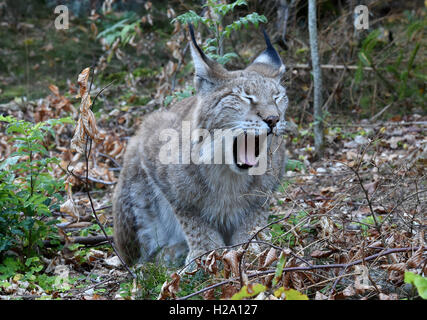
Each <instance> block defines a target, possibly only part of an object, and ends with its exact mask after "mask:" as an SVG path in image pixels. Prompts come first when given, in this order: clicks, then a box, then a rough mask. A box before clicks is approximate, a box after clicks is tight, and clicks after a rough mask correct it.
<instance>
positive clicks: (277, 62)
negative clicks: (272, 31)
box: [254, 28, 282, 68]
mask: <svg viewBox="0 0 427 320" xmlns="http://www.w3.org/2000/svg"><path fill="white" fill-rule="evenodd" d="M262 33H263V34H264V40H265V44H266V45H267V48H266V49H265V50H264V51H263V52H262V53H261V54H260V55H259V56H258V58H256V59H255V61H254V63H269V64H270V65H273V66H275V67H277V68H280V67H281V66H282V60H281V59H280V56H279V54H278V53H277V51H276V49H274V47H273V45H272V44H271V41H270V37H269V36H268V34H267V32H266V31H265V29H264V28H262Z"/></svg>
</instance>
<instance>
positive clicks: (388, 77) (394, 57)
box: [355, 18, 427, 107]
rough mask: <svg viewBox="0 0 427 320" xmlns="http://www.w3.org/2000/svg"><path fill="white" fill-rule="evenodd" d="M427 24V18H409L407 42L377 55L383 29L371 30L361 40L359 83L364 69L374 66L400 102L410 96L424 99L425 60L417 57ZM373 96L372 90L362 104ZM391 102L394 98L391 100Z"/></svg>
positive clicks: (377, 73) (380, 78)
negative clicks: (386, 52)
mask: <svg viewBox="0 0 427 320" xmlns="http://www.w3.org/2000/svg"><path fill="white" fill-rule="evenodd" d="M426 26H427V19H425V18H421V19H418V20H417V19H414V18H410V19H409V18H408V25H407V26H406V30H405V33H406V38H407V42H406V43H395V44H394V45H393V46H392V47H391V48H392V49H390V50H388V52H391V53H392V54H390V53H389V54H386V55H384V54H381V55H379V54H378V50H376V49H377V48H379V47H383V40H382V39H383V34H382V33H383V30H382V29H376V30H373V31H372V32H370V33H369V34H368V35H367V36H366V38H365V39H364V40H363V41H362V43H361V48H360V50H359V52H358V58H359V61H358V68H357V71H356V74H355V82H356V84H359V83H360V82H361V81H362V79H363V76H364V68H365V67H369V68H372V70H373V72H374V73H375V75H376V76H377V77H378V78H379V80H381V83H383V84H384V85H385V87H386V89H387V90H388V92H389V93H390V94H389V96H390V97H392V98H393V100H392V101H399V100H402V99H404V98H407V97H413V98H416V99H417V100H418V101H420V102H422V101H424V100H425V93H424V90H422V88H423V85H424V83H425V81H426V80H427V77H426V76H425V69H426V66H427V64H426V62H425V61H422V60H420V59H418V60H419V61H416V57H417V55H418V53H419V52H420V48H421V47H422V34H423V30H424V29H425V27H426ZM371 100H372V97H371V95H370V94H369V93H366V94H364V96H363V97H362V101H361V104H362V107H366V106H367V105H369V104H370V103H371V102H370V101H371ZM389 102H391V101H389Z"/></svg>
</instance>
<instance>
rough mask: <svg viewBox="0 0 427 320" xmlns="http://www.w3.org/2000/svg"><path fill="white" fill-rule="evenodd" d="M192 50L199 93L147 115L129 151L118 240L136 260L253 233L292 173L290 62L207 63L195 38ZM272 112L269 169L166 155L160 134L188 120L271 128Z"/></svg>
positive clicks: (117, 202) (210, 126) (119, 198)
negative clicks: (166, 160)
mask: <svg viewBox="0 0 427 320" xmlns="http://www.w3.org/2000/svg"><path fill="white" fill-rule="evenodd" d="M272 48H273V47H272V46H271V47H270V48H269V51H268V54H270V55H271V49H272ZM191 49H192V56H193V60H194V64H195V68H196V72H195V83H196V86H197V89H198V92H197V94H196V96H194V97H190V98H187V99H184V100H182V101H180V102H178V103H176V104H175V105H174V106H172V107H171V108H170V109H168V110H162V111H157V112H154V113H152V114H150V115H148V116H146V118H145V119H144V121H143V122H142V124H141V127H140V129H139V131H138V132H137V134H136V135H135V136H134V137H133V138H132V139H131V140H130V142H129V144H128V147H127V151H126V154H125V158H124V164H123V169H122V172H121V174H120V178H119V182H118V185H117V187H116V190H115V193H114V197H113V212H114V230H115V242H116V245H117V247H118V249H119V251H120V253H121V255H122V256H123V258H124V259H125V261H126V262H127V263H130V264H133V263H136V262H142V261H149V260H153V259H154V258H155V257H156V255H157V254H158V253H159V252H162V254H163V258H164V259H166V260H167V261H169V262H177V261H179V258H180V257H182V256H186V258H187V259H186V260H187V261H189V260H191V259H192V258H194V257H196V256H198V255H199V254H201V253H203V252H206V251H208V250H211V249H214V248H216V247H219V246H223V245H229V244H235V243H240V242H243V241H245V240H247V239H248V238H249V237H250V236H251V234H253V232H254V231H255V230H256V229H257V228H259V227H261V226H263V224H265V223H266V219H267V217H268V208H266V207H265V206H266V205H267V204H268V198H269V197H270V195H271V193H272V191H273V190H274V189H275V188H276V187H277V186H278V184H279V182H280V180H281V178H282V176H283V174H284V168H285V161H286V158H285V149H284V147H285V146H284V145H285V144H284V143H283V141H282V134H283V133H284V128H285V124H286V121H285V111H286V108H287V106H288V98H287V96H286V91H285V88H284V87H282V86H281V85H280V76H281V75H282V73H283V70H284V66H283V64H281V65H280V66H278V65H277V63H274V64H269V63H268V61H269V59H264V58H263V57H262V54H261V56H260V57H258V58H257V59H256V60H255V62H254V63H253V64H251V65H250V66H249V67H247V68H246V69H244V70H240V71H227V70H226V69H225V68H223V67H222V66H220V65H219V64H217V63H216V62H214V61H212V60H209V61H208V63H207V62H206V60H205V58H206V57H203V56H202V55H201V54H202V53H203V52H201V51H199V50H197V49H196V48H195V46H194V44H191ZM273 50H274V49H273ZM263 54H265V53H263ZM270 60H271V59H270ZM271 116H277V117H279V119H280V120H279V122H278V123H277V124H276V126H275V127H274V128H273V133H274V134H271V135H269V136H268V145H269V149H268V151H269V154H270V156H269V157H268V163H267V165H268V169H267V172H266V173H265V174H263V175H248V173H247V170H242V169H239V168H238V167H237V166H236V165H235V164H199V165H195V164H166V165H165V164H162V163H161V161H160V160H159V152H160V148H161V147H162V143H161V142H160V140H159V135H160V133H161V132H162V130H164V129H170V128H172V129H174V130H176V131H177V132H179V133H181V125H182V123H183V121H189V122H190V123H191V129H194V128H203V129H207V130H209V131H210V132H212V131H213V130H214V129H226V128H235V127H239V128H242V129H245V128H249V127H251V128H259V129H261V128H265V127H266V123H265V119H267V118H268V117H271ZM180 139H181V137H180ZM175 152H179V150H175ZM229 152H230V151H229ZM159 250H160V251H159Z"/></svg>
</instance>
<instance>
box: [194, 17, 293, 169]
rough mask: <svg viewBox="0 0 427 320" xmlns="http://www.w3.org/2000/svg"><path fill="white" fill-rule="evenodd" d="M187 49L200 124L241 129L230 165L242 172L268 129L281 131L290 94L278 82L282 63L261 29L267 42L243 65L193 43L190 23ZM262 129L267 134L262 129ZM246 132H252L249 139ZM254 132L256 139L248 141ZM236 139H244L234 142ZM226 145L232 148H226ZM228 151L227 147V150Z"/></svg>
mask: <svg viewBox="0 0 427 320" xmlns="http://www.w3.org/2000/svg"><path fill="white" fill-rule="evenodd" d="M189 29H190V35H191V42H190V48H191V55H192V58H193V61H194V66H195V75H194V83H195V87H196V90H197V99H198V108H199V110H198V126H199V127H200V128H205V129H207V130H209V131H212V130H215V129H222V130H224V129H231V130H241V131H242V132H243V133H242V134H240V136H243V137H244V139H241V137H239V139H237V138H235V141H234V143H233V147H232V150H228V151H229V152H232V154H233V160H234V161H233V162H234V163H233V164H231V165H230V168H231V169H232V170H233V171H235V172H238V173H244V172H245V171H247V169H249V168H251V167H253V166H255V165H256V164H257V162H258V158H259V154H260V146H262V145H263V144H267V143H266V142H267V140H268V138H269V139H270V140H271V137H272V135H277V136H281V135H282V134H283V133H284V129H285V125H286V121H285V111H286V108H287V106H288V98H287V96H286V90H285V88H284V87H283V86H282V85H281V84H280V80H281V77H282V76H283V73H284V72H285V66H284V64H283V63H282V60H281V59H280V56H279V54H278V53H277V51H276V50H275V49H274V47H273V45H272V44H271V42H270V39H269V37H268V35H267V33H266V32H265V31H264V38H265V42H266V46H267V48H266V49H265V50H264V51H263V52H262V53H261V54H260V55H259V56H257V57H256V58H255V59H254V61H253V62H252V63H251V64H250V65H249V66H248V67H246V68H245V69H243V70H237V71H228V70H226V69H225V68H224V67H223V66H222V65H221V64H219V63H218V62H216V61H214V60H212V59H210V58H209V57H207V56H206V55H205V54H204V52H203V50H202V49H201V48H200V47H199V46H198V45H197V43H196V40H195V37H194V31H193V28H192V26H191V25H190V26H189ZM261 132H264V133H266V134H267V135H268V138H267V137H266V135H265V134H263V135H260V133H261ZM248 137H251V139H249V138H248ZM253 137H255V144H254V143H253V142H252V143H251V142H250V140H252V141H253ZM237 140H239V141H243V143H240V142H239V144H238V143H237ZM229 149H230V148H229ZM225 151H226V152H227V150H225Z"/></svg>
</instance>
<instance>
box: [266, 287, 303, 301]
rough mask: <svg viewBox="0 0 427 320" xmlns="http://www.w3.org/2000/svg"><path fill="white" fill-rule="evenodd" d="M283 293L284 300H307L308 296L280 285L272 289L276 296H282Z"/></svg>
mask: <svg viewBox="0 0 427 320" xmlns="http://www.w3.org/2000/svg"><path fill="white" fill-rule="evenodd" d="M283 294H284V295H285V299H284V300H308V297H307V296H306V295H305V294H303V293H301V292H299V291H297V290H295V289H285V288H284V287H280V288H279V289H277V290H276V291H274V296H275V297H276V298H280V297H282V295H283Z"/></svg>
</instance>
